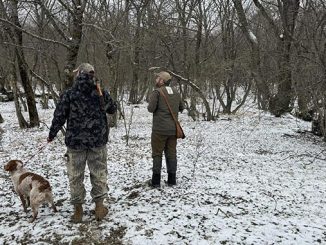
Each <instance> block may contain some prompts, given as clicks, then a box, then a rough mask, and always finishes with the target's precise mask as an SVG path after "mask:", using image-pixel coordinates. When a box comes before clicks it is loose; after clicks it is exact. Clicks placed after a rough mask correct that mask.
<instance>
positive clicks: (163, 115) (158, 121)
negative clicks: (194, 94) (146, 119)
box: [149, 85, 183, 135]
mask: <svg viewBox="0 0 326 245" xmlns="http://www.w3.org/2000/svg"><path fill="white" fill-rule="evenodd" d="M160 90H162V92H163V93H164V94H165V95H166V97H167V99H168V101H169V104H170V107H171V109H172V111H173V113H174V115H175V116H176V118H178V112H179V111H180V110H182V109H183V107H182V108H180V106H183V104H182V103H181V97H180V94H179V92H178V91H177V90H176V89H175V88H173V87H170V86H165V85H163V86H162V87H160V88H156V89H155V90H154V91H155V93H157V94H160ZM153 101H154V102H152V101H150V103H151V102H152V103H155V100H153ZM150 107H152V108H154V107H155V104H149V111H150V109H151V108H150ZM150 112H153V131H155V132H158V133H160V134H165V135H175V130H176V128H175V122H174V120H173V118H172V116H171V113H170V111H169V108H168V106H167V104H166V102H165V100H164V98H163V97H162V96H158V101H157V105H156V109H155V111H150Z"/></svg>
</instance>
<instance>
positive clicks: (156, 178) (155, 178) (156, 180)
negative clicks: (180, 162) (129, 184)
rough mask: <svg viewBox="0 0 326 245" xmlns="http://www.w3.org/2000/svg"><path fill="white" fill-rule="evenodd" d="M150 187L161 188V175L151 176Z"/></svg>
mask: <svg viewBox="0 0 326 245" xmlns="http://www.w3.org/2000/svg"><path fill="white" fill-rule="evenodd" d="M152 187H154V188H159V187H161V174H153V175H152Z"/></svg>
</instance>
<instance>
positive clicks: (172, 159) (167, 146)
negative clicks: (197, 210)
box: [147, 72, 184, 187]
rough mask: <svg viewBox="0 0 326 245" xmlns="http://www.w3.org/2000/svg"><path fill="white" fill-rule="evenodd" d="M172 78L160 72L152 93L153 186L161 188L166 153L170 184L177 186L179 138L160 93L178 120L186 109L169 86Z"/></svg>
mask: <svg viewBox="0 0 326 245" xmlns="http://www.w3.org/2000/svg"><path fill="white" fill-rule="evenodd" d="M170 82H171V76H170V74H169V73H167V72H160V73H158V74H157V78H156V82H155V85H156V87H157V88H156V89H155V90H154V91H153V92H152V94H151V96H150V99H149V103H148V107H147V109H148V111H149V112H151V113H153V127H152V135H151V145H152V157H153V175H152V182H151V185H152V186H153V187H159V186H160V184H161V168H162V154H163V151H164V154H165V159H166V167H167V172H168V184H169V185H175V184H176V171H177V155H176V154H177V152H176V146H177V138H176V125H175V122H174V120H173V117H172V115H171V113H170V111H169V108H168V105H167V104H166V102H165V99H164V97H162V96H161V94H160V92H163V93H164V94H165V96H166V97H167V101H168V103H169V105H170V107H171V109H172V111H173V113H174V115H175V117H176V118H178V112H179V111H182V110H183V109H184V106H183V103H182V101H181V96H180V94H179V92H178V91H177V90H176V89H175V88H172V87H170V86H169V84H170Z"/></svg>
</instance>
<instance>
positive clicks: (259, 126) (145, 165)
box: [0, 103, 326, 245]
mask: <svg viewBox="0 0 326 245" xmlns="http://www.w3.org/2000/svg"><path fill="white" fill-rule="evenodd" d="M125 109H126V112H127V113H126V120H127V124H128V121H129V120H130V111H131V107H130V106H127V107H126V108H125ZM0 112H1V114H2V116H3V117H4V119H5V123H3V124H1V127H2V128H3V129H4V130H5V133H4V134H3V135H2V140H1V144H0V161H1V164H2V166H3V165H4V164H5V163H6V162H7V161H8V160H10V159H21V160H26V159H28V158H29V157H30V156H32V155H34V154H36V153H37V151H38V149H39V148H40V147H41V146H43V145H44V144H45V142H46V138H47V134H48V128H47V126H49V125H50V122H51V120H52V113H53V109H51V110H42V109H39V115H40V118H41V120H42V122H43V124H42V126H41V127H40V128H32V129H26V130H21V129H19V127H18V124H17V120H16V116H15V112H14V105H13V104H12V103H1V104H0ZM180 118H181V123H182V125H183V126H184V129H185V132H186V135H187V138H186V139H184V140H180V141H178V160H179V162H178V164H179V165H178V167H179V169H178V174H177V177H178V185H177V187H173V188H171V187H168V186H166V185H165V184H163V186H162V188H160V189H151V188H150V187H148V186H147V181H148V180H149V179H150V177H151V149H150V132H151V114H149V113H147V111H146V104H143V105H140V106H139V107H134V108H133V118H132V124H131V128H130V139H129V145H128V146H127V145H126V140H125V134H126V133H125V132H126V131H125V127H124V125H123V121H119V125H118V127H117V128H113V129H111V133H110V142H109V144H108V168H109V180H108V182H109V187H110V198H109V200H108V205H109V215H108V217H107V219H106V220H105V221H103V222H100V223H98V222H96V221H95V220H94V217H93V209H94V204H92V203H91V202H90V199H91V198H90V195H89V191H90V188H91V186H90V181H89V177H88V174H87V177H86V179H85V183H86V186H87V191H88V195H87V201H86V204H85V205H84V206H85V207H84V208H85V212H84V213H85V216H84V221H85V222H84V223H83V224H72V223H70V222H69V217H70V215H71V211H72V207H71V205H70V203H69V187H68V183H67V177H66V169H65V164H64V162H65V158H64V153H65V146H64V145H63V143H62V142H63V136H62V134H61V133H60V134H59V137H58V139H57V140H55V141H54V142H52V143H51V144H49V145H47V147H46V148H45V149H44V150H43V151H42V152H40V153H39V154H38V155H36V156H35V157H34V158H32V159H31V161H30V162H29V163H28V168H30V169H32V170H33V171H34V172H36V173H39V174H41V175H43V176H46V177H47V178H48V179H49V181H50V182H51V185H52V188H53V192H54V196H55V202H56V205H57V207H58V209H59V212H58V213H55V214H54V213H53V212H52V210H51V209H50V208H49V207H47V206H43V207H41V208H40V213H39V217H38V219H37V220H36V221H35V223H33V224H30V223H28V219H29V218H30V216H31V212H29V213H28V214H25V213H24V212H23V209H22V206H21V203H20V200H19V198H18V196H17V195H16V194H14V192H13V187H12V183H11V181H10V179H9V176H8V174H7V173H6V172H4V170H3V167H1V169H0V186H1V188H0V220H1V223H0V244H142V245H144V244H275V243H277V244H325V243H326V157H325V155H326V154H325V146H326V145H325V143H323V142H322V141H321V140H320V139H318V138H315V137H313V136H311V135H310V134H309V133H307V132H306V130H309V129H310V123H306V122H303V121H300V120H298V119H296V118H294V117H292V116H291V115H286V116H284V117H281V118H275V117H273V116H271V115H270V114H268V113H262V112H259V111H257V110H255V109H253V108H249V107H247V108H245V109H243V110H242V111H239V112H238V114H237V115H233V116H225V115H222V116H221V118H220V119H219V120H217V121H216V122H205V121H197V122H194V121H192V120H191V119H190V118H188V117H187V116H186V114H185V113H184V114H182V115H181V117H180ZM87 173H88V172H87ZM162 174H163V179H166V173H165V167H164V169H163V173H162Z"/></svg>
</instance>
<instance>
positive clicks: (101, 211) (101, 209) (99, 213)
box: [95, 200, 109, 221]
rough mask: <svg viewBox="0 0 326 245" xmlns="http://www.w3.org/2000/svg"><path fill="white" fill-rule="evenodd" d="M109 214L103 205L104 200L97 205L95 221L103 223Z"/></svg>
mask: <svg viewBox="0 0 326 245" xmlns="http://www.w3.org/2000/svg"><path fill="white" fill-rule="evenodd" d="M108 212H109V211H108V208H107V207H105V206H104V205H103V200H101V201H98V202H96V203H95V219H96V220H97V221H101V220H102V219H103V218H104V217H105V216H106V215H107V214H108Z"/></svg>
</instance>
